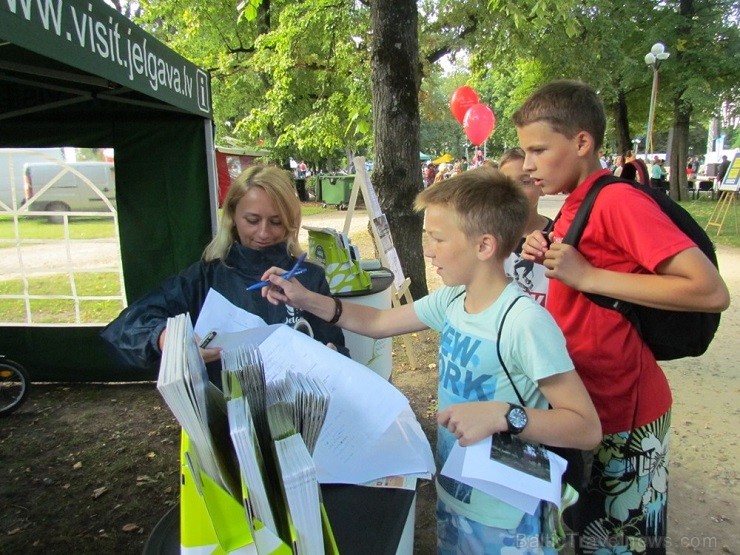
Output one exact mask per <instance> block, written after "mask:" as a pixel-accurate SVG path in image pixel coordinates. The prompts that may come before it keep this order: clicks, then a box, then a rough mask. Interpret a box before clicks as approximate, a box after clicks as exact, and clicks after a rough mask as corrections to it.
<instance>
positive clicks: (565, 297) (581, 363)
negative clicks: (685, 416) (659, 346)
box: [547, 170, 695, 434]
mask: <svg viewBox="0 0 740 555" xmlns="http://www.w3.org/2000/svg"><path fill="white" fill-rule="evenodd" d="M608 173H609V170H601V171H599V172H596V173H594V174H592V175H590V176H589V177H588V178H587V179H586V180H585V181H584V182H583V183H581V184H580V185H579V186H578V187H577V188H576V189H575V191H573V192H572V193H571V194H570V195H568V198H567V199H566V200H565V203H564V204H563V207H562V210H561V214H560V218H558V220H557V222H556V223H555V229H554V239H555V241H561V240H562V238H563V237H564V236H565V233H566V231H567V230H568V228H569V227H570V224H571V222H572V221H573V218H574V216H575V214H576V211H577V210H578V207H579V206H580V205H581V202H583V199H584V197H585V196H586V192H587V191H588V190H589V189H590V188H591V186H592V185H593V184H594V182H595V181H596V179H597V178H598V177H600V176H601V175H606V174H608ZM692 246H695V245H694V243H693V241H691V239H689V238H688V237H687V236H686V235H685V234H683V233H682V232H681V231H680V230H679V229H678V228H677V227H676V226H675V224H673V222H671V220H670V219H669V218H668V216H666V215H665V214H664V213H663V211H662V210H661V209H660V208H659V207H658V205H657V204H656V203H655V201H653V200H652V199H651V198H650V197H648V196H647V195H646V194H644V193H642V192H641V191H639V190H637V189H635V188H634V187H632V186H631V185H628V184H626V183H625V184H619V183H615V184H611V185H609V186H607V187H605V188H604V189H603V190H602V191H601V192H600V193H599V196H598V197H597V199H596V202H595V203H594V207H593V211H592V212H591V216H590V217H589V220H588V223H587V225H586V227H585V229H584V232H583V236H582V238H581V240H580V242H579V244H578V250H579V251H580V252H581V254H583V256H584V257H585V258H586V259H587V260H588V261H589V262H590V263H591V264H592V265H593V266H596V267H598V268H605V269H608V270H613V271H618V272H629V273H650V272H654V271H655V268H656V267H657V266H658V265H659V264H660V263H661V262H663V261H664V260H666V259H668V258H670V257H671V256H674V255H676V254H678V253H679V252H681V251H683V250H685V249H687V248H690V247H692ZM547 308H548V310H549V311H550V312H551V313H552V315H553V317H554V318H555V321H556V322H557V323H558V325H559V326H560V328H561V329H562V330H563V334H564V335H565V338H566V341H567V344H568V352H569V353H570V356H571V358H572V359H573V363H574V364H575V368H576V370H577V371H578V374H579V375H580V376H581V379H582V380H583V382H584V384H585V385H586V388H587V389H588V391H589V393H590V394H591V398H592V399H593V402H594V405H595V406H596V410H597V411H598V413H599V417H600V419H601V426H602V428H603V432H604V433H605V434H612V433H616V432H622V431H627V430H631V429H633V428H635V427H639V426H643V425H645V424H647V423H649V422H652V421H653V420H655V419H656V418H658V417H659V416H661V415H662V414H664V413H665V412H666V411H667V410H668V409H669V408H670V406H671V390H670V387H669V386H668V381H667V380H666V377H665V375H664V374H663V371H662V370H661V368H660V366H658V363H657V362H656V361H655V357H654V356H653V353H652V352H651V351H650V349H649V348H648V347H647V346H646V345H645V343H644V342H643V341H642V339H641V338H640V336H639V335H638V333H637V332H636V331H635V329H634V327H633V326H632V325H631V324H630V323H629V322H628V321H627V319H626V318H624V316H622V315H621V314H619V313H617V312H616V311H614V310H610V309H607V308H602V307H600V306H597V305H596V304H594V303H592V302H591V301H589V300H588V298H587V297H586V296H585V295H584V294H583V293H580V292H579V291H576V290H575V289H572V288H570V287H568V286H567V285H565V284H563V283H562V282H560V281H558V280H556V279H553V280H550V291H549V294H548V296H547Z"/></svg>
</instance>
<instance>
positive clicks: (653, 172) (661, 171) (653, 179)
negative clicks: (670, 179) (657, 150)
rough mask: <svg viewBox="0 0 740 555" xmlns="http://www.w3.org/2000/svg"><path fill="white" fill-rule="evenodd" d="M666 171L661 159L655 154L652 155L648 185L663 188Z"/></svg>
mask: <svg viewBox="0 0 740 555" xmlns="http://www.w3.org/2000/svg"><path fill="white" fill-rule="evenodd" d="M666 176H667V173H666V171H665V168H664V167H663V160H661V159H660V158H658V157H657V156H655V157H653V165H652V166H651V167H650V186H651V187H655V188H656V189H664V188H665V187H664V186H663V184H664V182H665V178H666Z"/></svg>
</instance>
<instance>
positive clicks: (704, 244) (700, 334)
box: [563, 175, 720, 360]
mask: <svg viewBox="0 0 740 555" xmlns="http://www.w3.org/2000/svg"><path fill="white" fill-rule="evenodd" d="M610 183H627V184H628V185H632V186H633V187H635V188H636V189H639V190H640V191H642V192H643V193H645V194H646V195H648V196H649V197H650V198H652V199H653V200H654V201H655V202H657V203H658V206H660V209H661V210H662V211H663V212H664V213H665V214H666V215H667V216H668V217H669V218H670V219H671V221H672V222H673V223H674V224H676V226H677V227H678V228H679V229H680V230H681V231H683V232H684V233H685V234H686V235H688V237H689V238H690V239H691V240H692V241H694V243H696V245H697V246H698V247H699V248H700V249H701V251H702V252H703V253H704V254H705V255H706V256H707V258H709V260H710V261H711V262H712V264H714V265H715V267H716V266H717V255H716V253H715V251H714V243H712V240H711V239H710V238H709V236H708V235H707V234H706V232H705V231H704V230H703V229H702V228H701V226H699V224H698V223H696V221H695V220H694V219H693V218H692V217H691V214H689V213H688V212H687V211H686V210H684V209H683V208H682V207H681V206H680V205H679V204H678V203H676V202H674V201H673V200H672V199H671V198H670V197H669V196H668V195H666V194H665V193H664V192H663V190H662V189H653V188H650V187H646V186H644V185H641V184H639V183H637V182H636V181H631V180H629V179H624V178H622V177H615V176H613V175H605V176H602V177H600V178H599V179H597V180H596V183H594V185H593V187H591V189H590V190H589V192H588V193H587V194H586V197H585V198H584V199H583V203H582V204H581V206H580V207H579V208H578V211H577V212H576V215H575V218H574V219H573V223H571V225H570V227H569V228H568V231H567V233H566V234H565V237H564V238H563V243H566V244H568V245H573V246H574V247H577V246H578V242H579V241H580V240H581V235H583V230H584V228H585V227H586V223H587V222H588V218H589V216H590V215H591V209H592V208H593V205H594V202H595V201H596V196H597V195H598V194H599V192H600V191H601V190H602V189H603V188H604V187H606V186H607V185H609V184H610ZM645 233H650V230H649V229H646V230H645ZM584 294H585V295H586V297H588V298H589V300H591V301H592V302H594V303H596V304H597V305H599V306H602V307H604V308H610V309H612V310H616V311H617V312H620V313H621V314H623V315H624V316H625V317H626V318H627V319H628V320H629V321H630V322H631V323H632V325H634V326H635V328H637V331H638V333H639V334H640V336H641V337H642V339H643V341H644V342H645V344H646V345H647V346H648V347H650V350H651V351H653V354H654V355H655V358H656V359H657V360H673V359H677V358H683V357H689V356H690V357H695V356H699V355H701V354H703V353H704V351H706V350H707V347H708V346H709V343H711V341H712V339H713V338H714V334H715V332H716V331H717V328H718V327H719V319H720V315H719V313H710V312H679V311H673V310H661V309H658V308H651V307H648V306H641V305H636V304H632V303H628V302H626V301H620V300H617V299H612V298H611V297H606V296H603V295H595V294H592V293H584Z"/></svg>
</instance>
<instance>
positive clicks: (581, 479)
mask: <svg viewBox="0 0 740 555" xmlns="http://www.w3.org/2000/svg"><path fill="white" fill-rule="evenodd" d="M522 298H524V297H523V296H519V297H517V298H516V299H514V300H513V301H512V302H511V304H510V305H509V307H508V308H507V309H506V312H504V315H503V316H502V317H501V324H500V325H499V328H498V334H497V336H496V354H497V355H498V360H499V363H501V368H503V370H504V372H505V373H506V377H507V378H509V382H510V383H511V387H512V388H514V393H516V396H517V399H519V404H520V405H521V406H523V407H526V406H527V405H526V403H525V402H524V398H523V397H522V395H521V393H519V390H518V389H517V388H516V385H514V380H512V379H511V374H509V369H508V368H506V364H504V359H503V358H502V357H501V347H500V345H501V332H502V331H503V329H504V321H505V320H506V316H508V314H509V311H510V310H511V309H512V308H513V307H514V305H515V304H516V302H517V301H518V300H519V299H522ZM544 447H545V448H547V449H549V450H550V451H552V452H553V453H555V454H557V455H560V456H561V457H563V458H564V459H565V460H566V461H568V466H567V468H566V469H565V473H564V474H563V483H566V484H569V485H570V486H571V487H572V488H573V489H575V490H576V491H577V492H578V494H579V495H580V494H581V493H583V492H584V491H586V487H587V486H588V482H589V480H590V479H591V465H592V463H593V460H594V453H593V451H584V450H582V449H574V448H571V447H552V446H550V445H544Z"/></svg>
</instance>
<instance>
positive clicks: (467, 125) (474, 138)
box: [463, 104, 496, 145]
mask: <svg viewBox="0 0 740 555" xmlns="http://www.w3.org/2000/svg"><path fill="white" fill-rule="evenodd" d="M495 128H496V115H495V114H494V113H493V110H491V109H490V108H489V107H488V106H486V105H485V104H476V105H474V106H471V107H470V108H468V111H467V112H465V118H464V119H463V129H465V135H466V136H467V137H468V139H469V140H470V142H471V143H473V144H474V145H481V144H483V143H484V142H486V139H488V137H490V136H491V133H493V130H494V129H495Z"/></svg>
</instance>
